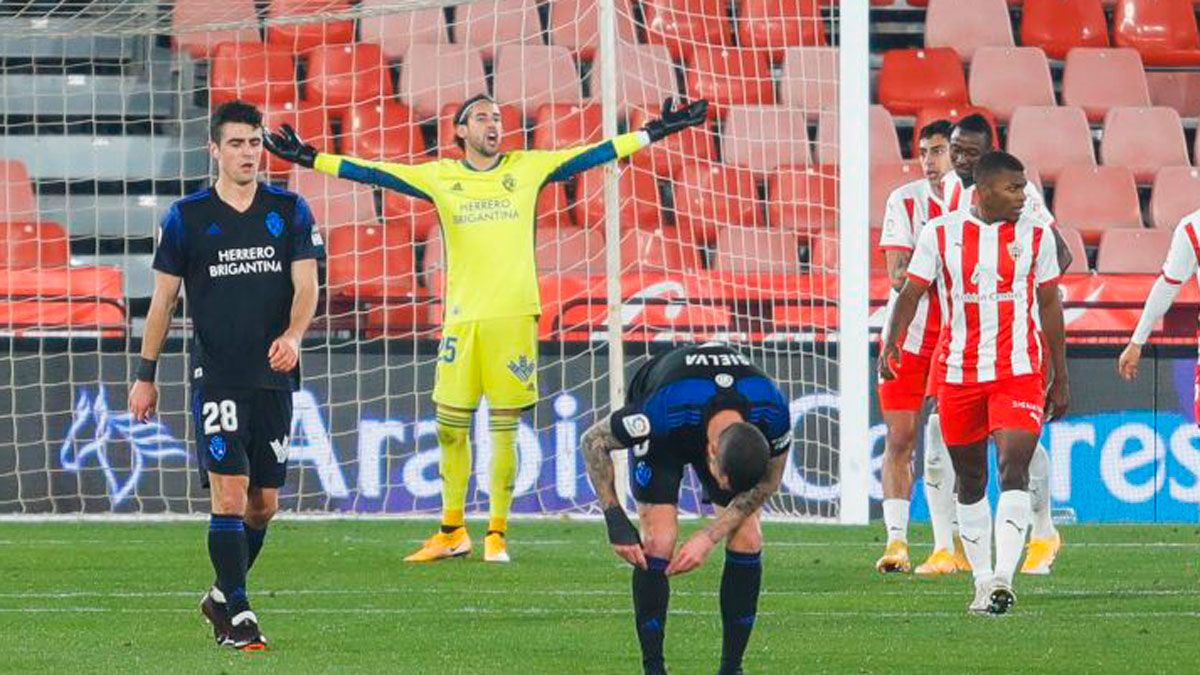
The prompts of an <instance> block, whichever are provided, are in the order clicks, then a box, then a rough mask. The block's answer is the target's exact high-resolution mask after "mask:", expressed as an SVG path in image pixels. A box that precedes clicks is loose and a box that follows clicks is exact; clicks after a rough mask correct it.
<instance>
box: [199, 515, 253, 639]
mask: <svg viewBox="0 0 1200 675" xmlns="http://www.w3.org/2000/svg"><path fill="white" fill-rule="evenodd" d="M247 556H248V553H247V546H246V527H245V524H244V522H243V521H242V517H241V516H228V515H221V514H217V513H214V514H212V516H211V517H210V518H209V521H208V558H209V560H211V561H212V566H213V571H214V572H215V573H216V575H217V588H219V589H221V593H222V594H223V595H224V596H225V602H226V604H227V605H228V607H229V615H230V616H237V615H238V614H239V613H241V612H243V611H245V610H247V609H250V601H249V600H248V599H247V597H246V561H247Z"/></svg>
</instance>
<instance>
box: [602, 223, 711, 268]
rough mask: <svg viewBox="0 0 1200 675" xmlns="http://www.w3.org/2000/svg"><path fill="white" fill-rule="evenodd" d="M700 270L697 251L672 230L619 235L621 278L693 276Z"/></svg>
mask: <svg viewBox="0 0 1200 675" xmlns="http://www.w3.org/2000/svg"><path fill="white" fill-rule="evenodd" d="M700 268H701V264H700V256H699V255H698V254H697V251H696V247H694V246H691V245H689V244H687V243H686V242H683V241H681V240H680V238H679V233H678V231H677V230H676V229H675V228H673V227H663V228H657V229H652V230H648V229H645V228H641V227H635V228H630V229H626V230H624V231H623V232H622V233H621V271H622V273H624V274H630V273H641V274H652V273H655V272H673V273H676V274H678V273H679V272H695V271H697V270H699V269H700Z"/></svg>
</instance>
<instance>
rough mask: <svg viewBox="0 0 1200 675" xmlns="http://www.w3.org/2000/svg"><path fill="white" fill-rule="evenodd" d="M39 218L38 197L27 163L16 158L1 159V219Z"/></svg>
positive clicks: (13, 220)
mask: <svg viewBox="0 0 1200 675" xmlns="http://www.w3.org/2000/svg"><path fill="white" fill-rule="evenodd" d="M36 220H38V205H37V198H36V197H34V195H33V184H32V183H30V182H29V172H28V171H26V169H25V163H24V162H22V161H20V160H16V159H0V221H9V222H17V221H20V222H27V221H36Z"/></svg>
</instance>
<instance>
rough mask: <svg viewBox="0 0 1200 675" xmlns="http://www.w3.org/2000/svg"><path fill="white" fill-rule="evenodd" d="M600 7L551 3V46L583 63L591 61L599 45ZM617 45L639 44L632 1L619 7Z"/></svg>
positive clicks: (584, 1) (563, 0)
mask: <svg viewBox="0 0 1200 675" xmlns="http://www.w3.org/2000/svg"><path fill="white" fill-rule="evenodd" d="M599 7H600V5H599V3H597V2H595V1H594V0H551V2H550V26H549V28H550V44H552V45H558V46H560V47H566V48H567V49H569V50H571V52H572V53H573V54H576V55H578V56H579V58H580V60H583V61H591V60H592V59H593V58H594V57H595V54H596V49H597V48H598V47H599V45H600V9H599ZM616 11H617V15H616V22H617V44H618V45H622V46H623V45H633V44H635V43H637V27H636V26H635V25H634V21H633V2H632V0H618V2H617V3H616Z"/></svg>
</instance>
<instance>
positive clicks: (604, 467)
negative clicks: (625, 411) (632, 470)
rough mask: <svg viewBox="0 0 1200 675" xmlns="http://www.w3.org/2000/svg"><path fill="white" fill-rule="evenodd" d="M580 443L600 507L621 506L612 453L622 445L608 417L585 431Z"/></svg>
mask: <svg viewBox="0 0 1200 675" xmlns="http://www.w3.org/2000/svg"><path fill="white" fill-rule="evenodd" d="M580 443H581V445H582V446H583V460H584V464H585V465H586V466H587V473H588V478H590V479H591V481H592V489H594V490H595V491H596V497H597V498H598V499H599V500H600V507H601V508H605V509H607V508H609V507H612V506H617V507H619V506H620V505H621V501H620V500H619V499H618V498H617V481H616V477H615V473H614V471H613V461H612V456H611V454H610V453H612V451H613V450H620V449H621V447H622V445H621V442H620V441H618V440H617V437H616V436H614V435H613V432H612V429H611V427H610V426H609V421H608V418H607V417H605V418H604V419H602V420H600V421H599V422H596V423H595V424H593V425H592V427H591V428H590V429H588V430H587V431H585V432H583V438H581V439H580Z"/></svg>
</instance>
